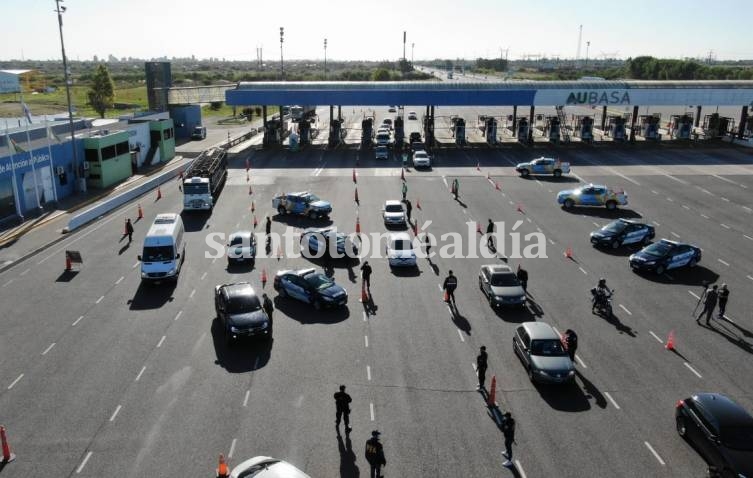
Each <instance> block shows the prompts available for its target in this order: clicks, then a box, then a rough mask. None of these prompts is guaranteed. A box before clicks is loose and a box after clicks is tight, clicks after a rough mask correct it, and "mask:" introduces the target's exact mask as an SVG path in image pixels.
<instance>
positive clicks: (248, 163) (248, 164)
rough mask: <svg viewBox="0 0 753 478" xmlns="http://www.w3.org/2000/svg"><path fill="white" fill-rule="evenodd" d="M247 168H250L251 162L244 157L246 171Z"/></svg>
mask: <svg viewBox="0 0 753 478" xmlns="http://www.w3.org/2000/svg"><path fill="white" fill-rule="evenodd" d="M249 169H251V162H250V161H249V160H248V158H246V172H248V170H249Z"/></svg>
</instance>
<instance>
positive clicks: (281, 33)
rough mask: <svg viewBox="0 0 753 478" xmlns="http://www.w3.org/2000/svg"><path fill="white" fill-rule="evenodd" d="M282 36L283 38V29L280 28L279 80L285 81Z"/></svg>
mask: <svg viewBox="0 0 753 478" xmlns="http://www.w3.org/2000/svg"><path fill="white" fill-rule="evenodd" d="M284 36H285V29H284V28H283V27H280V80H284V79H285V65H284V63H283V62H282V42H283V37H284Z"/></svg>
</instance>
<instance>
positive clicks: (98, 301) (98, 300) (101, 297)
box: [95, 295, 105, 304]
mask: <svg viewBox="0 0 753 478" xmlns="http://www.w3.org/2000/svg"><path fill="white" fill-rule="evenodd" d="M104 298H105V296H103V295H102V296H100V297H99V299H97V302H95V304H99V303H100V302H102V299H104Z"/></svg>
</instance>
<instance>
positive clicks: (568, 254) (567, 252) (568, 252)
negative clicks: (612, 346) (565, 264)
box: [565, 247, 573, 259]
mask: <svg viewBox="0 0 753 478" xmlns="http://www.w3.org/2000/svg"><path fill="white" fill-rule="evenodd" d="M565 257H567V258H568V259H572V258H573V248H572V247H568V248H567V249H565Z"/></svg>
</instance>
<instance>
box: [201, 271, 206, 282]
mask: <svg viewBox="0 0 753 478" xmlns="http://www.w3.org/2000/svg"><path fill="white" fill-rule="evenodd" d="M206 277H207V273H206V271H204V273H203V274H201V278H200V279H199V280H204V279H205V278H206Z"/></svg>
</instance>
